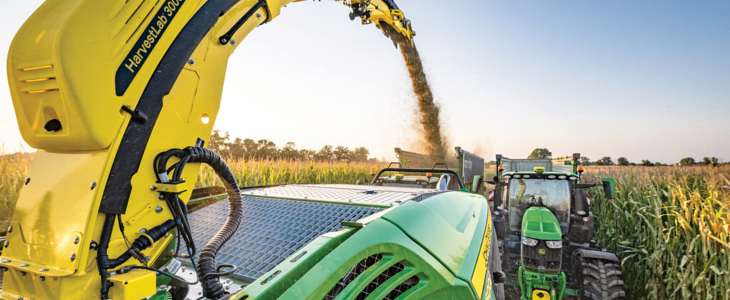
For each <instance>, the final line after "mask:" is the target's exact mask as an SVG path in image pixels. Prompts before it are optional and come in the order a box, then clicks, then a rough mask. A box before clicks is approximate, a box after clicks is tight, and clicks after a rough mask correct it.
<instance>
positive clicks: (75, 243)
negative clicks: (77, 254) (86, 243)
mask: <svg viewBox="0 0 730 300" xmlns="http://www.w3.org/2000/svg"><path fill="white" fill-rule="evenodd" d="M80 241H81V239H79V237H76V238H74V245H78V244H79V242H80Z"/></svg>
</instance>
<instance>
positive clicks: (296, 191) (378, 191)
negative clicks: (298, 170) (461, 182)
mask: <svg viewBox="0 0 730 300" xmlns="http://www.w3.org/2000/svg"><path fill="white" fill-rule="evenodd" d="M368 191H372V193H368ZM435 192H438V190H431V189H413V188H397V187H379V186H366V185H341V186H338V185H326V186H320V185H283V186H276V187H268V188H260V189H251V190H245V191H243V192H242V194H243V195H252V196H264V197H276V198H288V199H301V200H309V201H326V202H334V203H353V204H359V205H371V206H380V207H390V206H397V205H400V204H402V203H403V202H406V201H407V200H410V199H413V198H417V197H419V196H421V195H423V194H427V193H435Z"/></svg>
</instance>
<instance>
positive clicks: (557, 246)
mask: <svg viewBox="0 0 730 300" xmlns="http://www.w3.org/2000/svg"><path fill="white" fill-rule="evenodd" d="M546 243H547V246H548V248H551V249H560V248H563V241H547V242H546Z"/></svg>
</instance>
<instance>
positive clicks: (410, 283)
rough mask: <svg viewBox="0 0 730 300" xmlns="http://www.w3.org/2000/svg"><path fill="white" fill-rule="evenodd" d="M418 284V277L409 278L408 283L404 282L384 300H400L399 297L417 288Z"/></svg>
mask: <svg viewBox="0 0 730 300" xmlns="http://www.w3.org/2000/svg"><path fill="white" fill-rule="evenodd" d="M418 282H419V280H418V276H413V277H411V278H408V279H407V280H406V281H403V283H401V284H399V285H398V286H397V287H395V288H394V289H393V290H392V291H390V294H388V296H385V298H383V300H394V299H395V298H398V296H400V295H401V294H403V293H405V292H406V291H407V290H409V289H410V288H412V287H414V286H416V285H417V284H418Z"/></svg>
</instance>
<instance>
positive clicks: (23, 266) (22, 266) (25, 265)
mask: <svg viewBox="0 0 730 300" xmlns="http://www.w3.org/2000/svg"><path fill="white" fill-rule="evenodd" d="M27 266H30V265H29V264H22V265H20V267H21V268H25V267H27Z"/></svg>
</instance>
